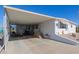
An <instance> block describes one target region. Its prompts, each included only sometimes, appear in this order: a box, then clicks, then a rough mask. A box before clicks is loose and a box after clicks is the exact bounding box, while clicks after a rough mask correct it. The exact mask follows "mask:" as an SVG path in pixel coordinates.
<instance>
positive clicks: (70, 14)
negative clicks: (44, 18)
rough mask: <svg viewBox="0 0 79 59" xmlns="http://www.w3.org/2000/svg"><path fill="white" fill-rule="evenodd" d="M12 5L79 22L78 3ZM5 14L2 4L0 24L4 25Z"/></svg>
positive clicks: (0, 7)
mask: <svg viewBox="0 0 79 59" xmlns="http://www.w3.org/2000/svg"><path fill="white" fill-rule="evenodd" d="M11 6H12V7H16V8H20V9H24V10H29V11H33V12H37V13H41V14H45V15H49V16H53V17H60V18H66V19H68V20H71V21H73V22H75V23H77V24H79V6H78V5H75V6H74V5H11ZM3 15H4V9H3V6H0V26H1V25H2V21H3Z"/></svg>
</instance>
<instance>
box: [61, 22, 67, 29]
mask: <svg viewBox="0 0 79 59" xmlns="http://www.w3.org/2000/svg"><path fill="white" fill-rule="evenodd" d="M59 27H60V28H67V25H66V24H64V23H62V22H60V26H59Z"/></svg>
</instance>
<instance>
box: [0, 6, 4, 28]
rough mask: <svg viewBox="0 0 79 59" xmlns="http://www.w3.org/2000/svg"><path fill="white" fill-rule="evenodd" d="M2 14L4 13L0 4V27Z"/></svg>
mask: <svg viewBox="0 0 79 59" xmlns="http://www.w3.org/2000/svg"><path fill="white" fill-rule="evenodd" d="M3 15H4V8H3V6H2V5H0V27H1V26H2V23H3Z"/></svg>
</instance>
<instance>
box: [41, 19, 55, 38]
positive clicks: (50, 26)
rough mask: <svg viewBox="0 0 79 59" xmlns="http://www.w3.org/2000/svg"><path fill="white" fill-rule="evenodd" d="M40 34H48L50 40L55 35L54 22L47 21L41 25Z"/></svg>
mask: <svg viewBox="0 0 79 59" xmlns="http://www.w3.org/2000/svg"><path fill="white" fill-rule="evenodd" d="M40 32H41V33H42V34H43V35H44V36H45V34H48V36H49V37H50V38H51V37H52V36H53V35H54V33H55V25H54V20H49V21H46V22H43V23H41V24H40Z"/></svg>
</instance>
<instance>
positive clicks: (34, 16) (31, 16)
mask: <svg viewBox="0 0 79 59" xmlns="http://www.w3.org/2000/svg"><path fill="white" fill-rule="evenodd" d="M4 7H5V11H6V14H7V16H8V19H9V21H10V23H11V24H38V23H41V22H44V21H47V20H60V21H63V20H64V21H66V22H69V23H73V24H75V23H74V22H72V21H69V20H67V19H64V18H57V17H52V16H48V15H43V14H38V13H35V12H30V11H27V10H22V9H18V8H13V7H9V6H4Z"/></svg>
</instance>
